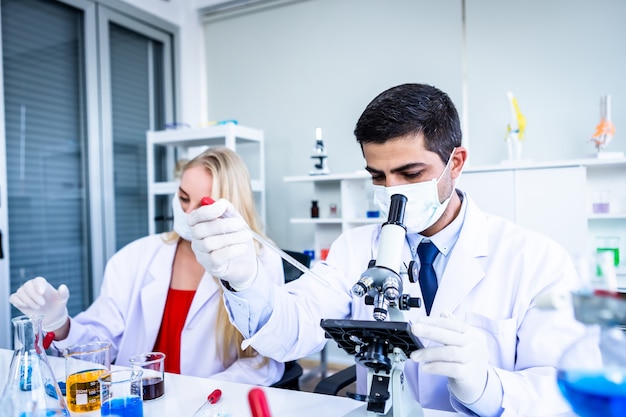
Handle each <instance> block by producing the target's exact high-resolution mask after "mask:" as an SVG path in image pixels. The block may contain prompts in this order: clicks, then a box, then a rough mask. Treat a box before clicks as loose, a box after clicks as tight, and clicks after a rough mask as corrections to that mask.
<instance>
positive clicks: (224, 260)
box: [187, 199, 257, 290]
mask: <svg viewBox="0 0 626 417" xmlns="http://www.w3.org/2000/svg"><path fill="white" fill-rule="evenodd" d="M187 222H188V223H189V226H191V228H192V235H193V239H192V241H191V247H192V249H193V251H194V253H195V254H196V259H197V260H198V262H199V263H200V264H201V265H202V266H204V269H206V271H207V272H208V273H209V274H211V275H213V276H214V277H217V278H219V279H221V280H224V281H228V283H229V284H230V286H231V287H232V288H233V289H235V290H242V289H245V288H248V287H249V286H250V285H251V284H252V282H253V281H254V278H255V277H256V274H257V258H256V251H255V248H254V240H253V237H252V232H251V230H250V228H249V227H248V225H247V224H246V222H245V221H244V219H243V218H242V217H241V215H240V214H239V212H238V211H237V210H236V209H235V207H234V206H233V205H232V204H231V203H230V202H228V201H226V200H224V199H219V200H217V201H216V202H215V203H213V204H211V205H208V206H202V207H200V208H198V209H196V210H194V211H192V212H191V213H189V214H188V216H187Z"/></svg>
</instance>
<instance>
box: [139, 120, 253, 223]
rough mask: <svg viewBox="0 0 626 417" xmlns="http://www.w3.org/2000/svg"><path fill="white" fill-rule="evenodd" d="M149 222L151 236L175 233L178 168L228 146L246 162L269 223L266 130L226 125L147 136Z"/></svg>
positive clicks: (233, 124)
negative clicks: (173, 217) (173, 204)
mask: <svg viewBox="0 0 626 417" xmlns="http://www.w3.org/2000/svg"><path fill="white" fill-rule="evenodd" d="M146 136H147V138H146V142H147V169H148V219H149V231H150V233H151V234H152V233H158V232H162V231H166V230H171V227H172V224H171V199H172V197H173V195H174V194H175V193H176V190H177V186H178V182H177V179H176V177H175V175H176V171H177V169H176V164H177V162H178V161H180V160H184V159H191V158H193V157H194V156H196V155H198V154H199V153H201V152H202V151H204V150H205V149H207V148H208V147H217V146H225V147H227V148H230V149H232V150H234V151H235V152H237V154H239V155H240V156H241V157H242V159H243V160H244V162H245V164H246V166H247V168H248V171H249V172H250V179H251V182H252V191H253V193H254V199H255V204H256V208H257V211H258V213H259V216H260V218H261V220H262V221H263V223H265V146H264V133H263V131H262V130H259V129H254V128H250V127H246V126H241V125H238V124H235V123H226V124H220V125H215V126H209V127H202V128H181V129H172V130H161V131H148V132H147V135H146Z"/></svg>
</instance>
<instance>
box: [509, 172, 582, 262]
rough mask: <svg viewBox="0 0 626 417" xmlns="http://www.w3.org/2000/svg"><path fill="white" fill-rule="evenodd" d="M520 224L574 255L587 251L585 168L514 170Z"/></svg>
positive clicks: (518, 221)
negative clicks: (548, 238)
mask: <svg viewBox="0 0 626 417" xmlns="http://www.w3.org/2000/svg"><path fill="white" fill-rule="evenodd" d="M515 190H516V198H515V199H516V210H515V211H516V213H517V216H516V217H517V223H518V224H520V225H522V226H525V227H528V228H529V229H533V230H536V231H538V232H540V233H543V234H545V235H547V236H548V237H551V238H552V239H554V240H555V241H557V242H558V243H560V244H561V245H563V246H564V247H565V249H567V251H568V252H569V253H570V255H572V256H579V255H584V254H585V253H586V252H587V210H586V199H587V197H586V191H585V190H586V169H585V167H582V166H576V167H562V168H561V167H557V168H541V169H527V170H518V171H516V172H515Z"/></svg>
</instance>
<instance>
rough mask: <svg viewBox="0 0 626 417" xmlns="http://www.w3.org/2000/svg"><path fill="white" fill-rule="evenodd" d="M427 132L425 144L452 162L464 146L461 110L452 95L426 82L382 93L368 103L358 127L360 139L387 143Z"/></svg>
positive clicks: (355, 132) (361, 141)
mask: <svg viewBox="0 0 626 417" xmlns="http://www.w3.org/2000/svg"><path fill="white" fill-rule="evenodd" d="M418 133H422V134H423V135H424V146H425V147H426V149H428V150H429V151H431V152H435V153H437V155H439V157H440V158H441V160H442V161H443V162H444V163H447V162H448V159H449V158H450V154H451V153H452V149H454V148H455V147H458V146H461V137H462V133H461V124H460V122H459V114H458V113H457V111H456V108H455V107H454V103H452V100H450V97H448V95H447V94H446V93H444V92H443V91H441V90H439V89H437V88H435V87H433V86H430V85H426V84H402V85H399V86H396V87H392V88H390V89H388V90H386V91H383V92H382V93H380V94H379V95H378V96H377V97H376V98H375V99H374V100H372V102H371V103H370V104H368V105H367V107H366V108H365V110H364V111H363V114H361V117H360V118H359V121H358V122H357V124H356V127H355V128H354V135H355V136H356V140H357V142H359V144H360V145H361V149H363V144H365V143H385V142H386V141H388V140H390V139H395V138H398V137H401V136H406V135H416V134H418Z"/></svg>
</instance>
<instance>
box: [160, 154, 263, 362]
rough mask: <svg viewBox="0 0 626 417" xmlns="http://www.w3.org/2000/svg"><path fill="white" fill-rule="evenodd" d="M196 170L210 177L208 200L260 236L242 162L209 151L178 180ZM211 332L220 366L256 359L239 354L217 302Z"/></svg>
mask: <svg viewBox="0 0 626 417" xmlns="http://www.w3.org/2000/svg"><path fill="white" fill-rule="evenodd" d="M196 166H203V167H204V168H206V170H207V171H208V172H209V173H210V174H211V176H212V177H213V185H212V189H211V196H210V197H211V198H212V199H213V200H218V199H220V198H224V199H226V200H228V201H230V202H231V203H232V204H233V205H234V206H235V208H236V209H237V210H238V211H239V213H240V214H241V216H242V217H243V219H244V220H245V221H246V223H247V224H248V226H250V228H251V229H252V230H254V231H255V232H257V233H259V234H263V230H262V227H261V221H260V219H259V217H258V215H257V212H256V208H255V203H254V194H253V192H252V185H251V182H250V174H249V172H248V168H247V167H246V164H245V163H244V162H243V159H241V157H240V156H239V155H238V154H237V153H235V152H234V151H233V150H231V149H229V148H224V147H216V148H209V149H207V150H206V151H204V152H202V153H201V154H199V155H198V156H196V157H195V158H193V159H192V160H191V161H189V162H187V163H184V164H183V166H182V168H181V169H182V172H181V176H182V173H184V172H185V171H186V170H187V169H189V168H191V167H196ZM176 240H178V235H177V234H176V232H169V233H168V234H167V237H166V241H176ZM259 249H260V246H259V245H258V244H257V252H258V250H259ZM213 279H215V280H217V278H215V277H213ZM220 288H221V286H220ZM215 330H216V332H215V334H216V335H220V336H221V337H216V338H215V341H216V343H217V352H219V354H220V359H221V360H222V362H223V363H224V366H226V367H227V366H230V365H231V364H232V363H233V362H234V361H235V360H237V359H238V358H249V357H253V356H257V355H258V353H257V352H256V351H255V350H254V349H252V348H251V347H248V348H247V349H245V350H243V351H242V350H241V342H242V341H243V336H242V335H241V333H240V332H239V331H238V330H237V328H236V327H235V326H233V325H232V324H231V322H230V320H229V319H228V313H227V312H226V307H224V303H221V302H220V307H219V310H218V315H217V326H216V329H215ZM232 346H236V347H237V357H232V354H231V347H232ZM266 362H267V359H264V360H263V363H261V365H263V364H264V363H266Z"/></svg>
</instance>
